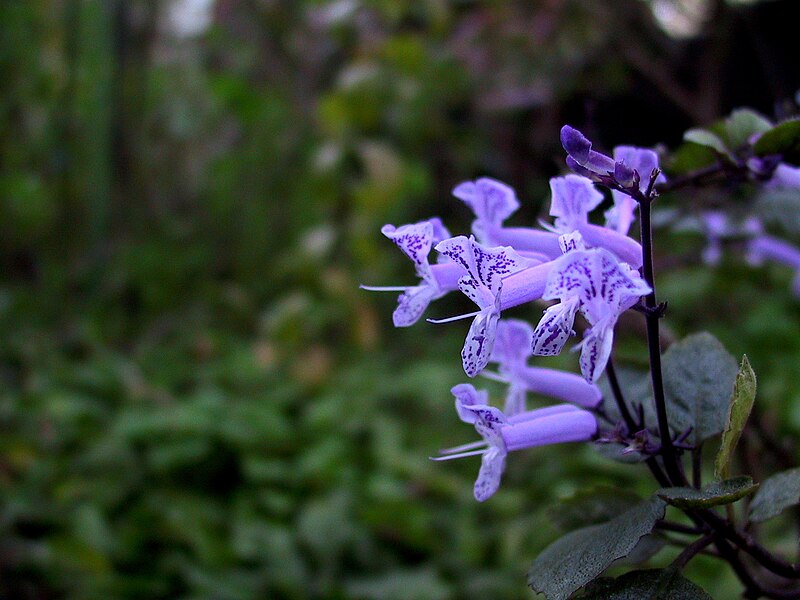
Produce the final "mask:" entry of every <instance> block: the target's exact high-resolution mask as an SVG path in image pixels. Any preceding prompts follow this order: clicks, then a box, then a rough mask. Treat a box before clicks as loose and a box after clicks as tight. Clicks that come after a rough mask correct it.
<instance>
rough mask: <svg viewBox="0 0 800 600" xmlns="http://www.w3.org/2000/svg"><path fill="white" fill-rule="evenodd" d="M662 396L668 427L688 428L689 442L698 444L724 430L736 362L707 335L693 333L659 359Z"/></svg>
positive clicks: (682, 429)
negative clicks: (662, 387)
mask: <svg viewBox="0 0 800 600" xmlns="http://www.w3.org/2000/svg"><path fill="white" fill-rule="evenodd" d="M662 365H663V373H664V393H665V395H666V398H667V413H668V415H669V420H670V426H671V427H672V428H673V429H674V430H676V431H685V430H686V429H688V428H689V427H691V428H692V433H691V434H690V441H692V442H693V443H695V444H698V443H700V442H702V441H703V440H705V439H708V438H710V437H712V436H714V435H717V434H718V433H722V431H723V430H724V429H725V424H726V416H727V407H728V401H729V400H730V397H731V391H732V390H733V383H734V380H735V379H736V373H737V372H738V371H739V368H738V365H737V364H736V359H735V358H733V356H731V355H730V354H729V353H728V351H727V350H725V347H724V346H723V345H722V344H721V343H720V342H719V340H717V338H715V337H714V336H713V335H711V334H710V333H706V332H702V333H696V334H693V335H690V336H688V337H686V338H685V339H683V340H681V341H680V342H677V343H675V344H673V345H672V346H670V348H669V350H667V351H666V352H665V353H664V356H663V361H662Z"/></svg>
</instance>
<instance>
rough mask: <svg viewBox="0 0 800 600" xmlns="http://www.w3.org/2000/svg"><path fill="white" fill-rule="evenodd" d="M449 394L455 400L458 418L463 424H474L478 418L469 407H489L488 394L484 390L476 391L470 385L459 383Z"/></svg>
mask: <svg viewBox="0 0 800 600" xmlns="http://www.w3.org/2000/svg"><path fill="white" fill-rule="evenodd" d="M450 392H451V393H452V394H453V396H454V397H455V399H456V412H457V413H458V417H459V418H460V419H461V420H462V421H464V422H465V423H475V421H477V420H478V417H479V415H478V413H476V412H475V411H474V410H471V409H470V407H472V406H488V405H489V393H488V392H487V391H486V390H476V389H475V387H474V386H473V385H472V384H471V383H459V384H458V385H455V386H453V387H452V388H451V389H450Z"/></svg>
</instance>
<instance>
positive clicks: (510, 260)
mask: <svg viewBox="0 0 800 600" xmlns="http://www.w3.org/2000/svg"><path fill="white" fill-rule="evenodd" d="M436 250H437V251H438V252H441V253H442V254H444V255H445V256H447V257H448V258H450V259H451V260H452V261H454V262H456V263H458V264H460V265H461V266H462V267H464V270H465V271H466V272H467V276H466V277H468V278H471V279H472V282H471V283H470V284H469V285H470V286H473V287H476V286H483V287H485V288H486V289H487V290H488V291H489V292H490V293H491V294H492V295H495V294H497V292H498V291H500V287H501V285H502V284H501V279H502V278H503V277H505V276H506V275H510V274H511V273H514V272H516V271H519V270H520V269H522V268H524V267H525V265H526V261H525V259H524V258H522V257H521V256H520V255H519V254H517V253H516V252H515V251H514V250H513V249H512V248H510V247H497V248H486V247H484V246H481V245H480V244H478V243H477V242H476V241H475V238H474V237H472V236H470V237H469V238H467V237H466V236H463V235H460V236H457V237H454V238H450V239H449V240H444V241H443V242H439V243H438V244H437V245H436ZM462 291H464V293H465V294H467V295H470V294H469V293H468V292H466V291H465V290H463V289H462ZM470 297H471V298H472V299H473V300H475V298H473V297H472V296H470ZM475 301H476V303H477V300H475ZM478 305H479V306H481V308H484V306H482V305H481V304H478Z"/></svg>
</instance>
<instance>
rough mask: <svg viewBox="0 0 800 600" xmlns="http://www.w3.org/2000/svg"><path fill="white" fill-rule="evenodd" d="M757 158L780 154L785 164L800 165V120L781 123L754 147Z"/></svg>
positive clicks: (765, 134)
mask: <svg viewBox="0 0 800 600" xmlns="http://www.w3.org/2000/svg"><path fill="white" fill-rule="evenodd" d="M753 151H754V152H755V153H756V155H757V156H769V155H770V154H780V155H781V156H782V159H783V161H784V162H788V163H790V164H793V165H800V119H791V120H788V121H784V122H783V123H779V124H778V125H776V126H775V127H773V128H772V129H770V130H769V131H767V132H765V133H764V134H763V135H762V136H761V137H760V138H758V140H757V141H756V143H755V144H754V145H753Z"/></svg>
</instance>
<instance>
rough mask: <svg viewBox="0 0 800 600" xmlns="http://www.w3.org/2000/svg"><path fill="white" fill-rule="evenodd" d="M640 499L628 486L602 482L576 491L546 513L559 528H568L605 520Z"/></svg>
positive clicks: (638, 501) (565, 529)
mask: <svg viewBox="0 0 800 600" xmlns="http://www.w3.org/2000/svg"><path fill="white" fill-rule="evenodd" d="M641 501H642V499H641V498H640V497H639V496H638V495H637V494H635V493H633V492H631V491H629V490H625V489H622V488H618V487H613V486H605V485H603V486H597V487H593V488H590V489H585V490H580V491H578V492H576V493H575V495H573V496H571V497H570V498H567V499H565V500H562V501H561V502H559V503H558V504H556V505H554V506H551V507H550V508H549V509H548V510H547V516H548V517H549V518H550V520H551V521H552V522H553V523H555V524H556V525H557V526H558V527H559V528H560V529H562V530H564V531H570V530H572V529H577V528H579V527H586V526H588V525H595V524H596V523H603V522H605V521H608V520H609V519H612V518H613V517H615V516H617V515H618V514H620V513H621V512H624V511H626V510H628V509H630V508H633V507H634V506H636V505H637V504H639V503H640V502H641Z"/></svg>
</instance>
